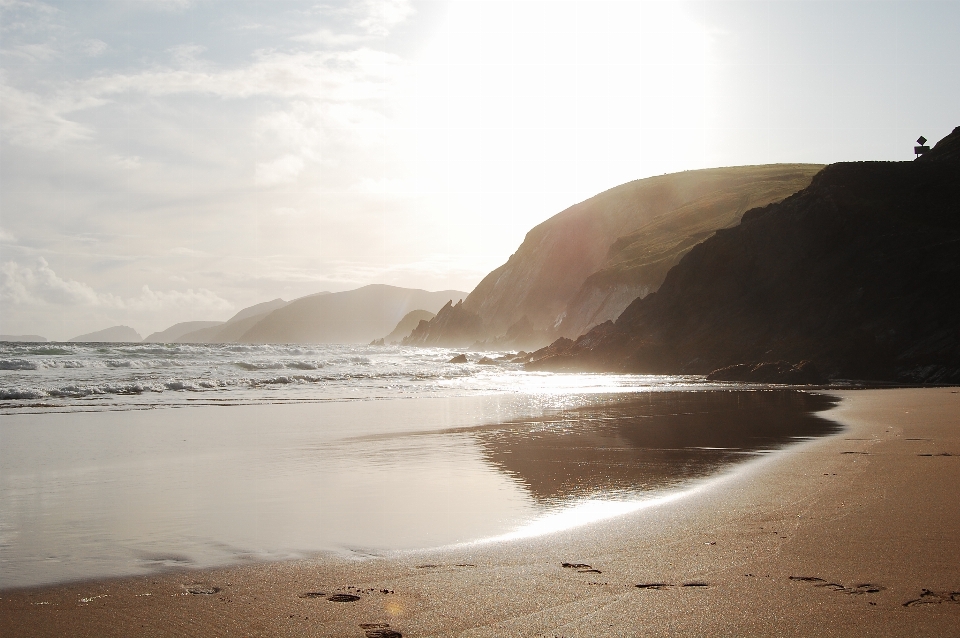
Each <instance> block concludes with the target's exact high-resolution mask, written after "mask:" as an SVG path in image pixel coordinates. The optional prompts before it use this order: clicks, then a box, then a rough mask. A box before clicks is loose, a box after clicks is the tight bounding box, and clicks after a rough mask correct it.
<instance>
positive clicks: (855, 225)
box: [527, 127, 960, 383]
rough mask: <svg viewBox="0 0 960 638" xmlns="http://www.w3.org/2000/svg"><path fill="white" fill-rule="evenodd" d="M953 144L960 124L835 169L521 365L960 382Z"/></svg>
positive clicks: (959, 198)
mask: <svg viewBox="0 0 960 638" xmlns="http://www.w3.org/2000/svg"><path fill="white" fill-rule="evenodd" d="M958 151H960V127H958V128H957V129H955V130H954V131H953V132H952V133H951V134H950V135H949V136H947V137H946V138H944V139H943V140H941V141H940V143H939V144H937V145H936V147H935V148H933V149H932V150H931V151H930V152H929V153H927V154H925V155H924V156H923V157H922V159H919V160H917V161H914V162H857V163H840V164H833V165H830V166H828V167H826V168H825V169H823V170H822V171H821V172H820V173H818V174H817V176H816V177H814V179H813V181H812V183H811V184H810V186H809V187H807V188H806V189H804V190H803V191H801V192H799V193H797V194H795V195H793V196H791V197H789V198H787V199H786V200H784V201H783V202H780V203H777V204H770V205H768V206H764V207H761V208H755V209H753V210H750V211H748V212H747V213H745V214H744V215H743V219H742V221H741V223H740V224H739V225H738V226H736V227H734V228H730V229H725V230H720V231H718V232H717V233H716V234H715V235H714V236H712V237H711V238H709V239H707V240H706V241H704V242H703V243H701V244H699V245H697V246H695V247H694V248H693V249H692V250H691V251H690V252H689V253H688V254H687V255H686V256H685V257H683V259H681V261H680V263H679V264H678V265H677V266H675V267H674V268H673V269H672V270H671V271H670V272H669V273H668V274H667V276H666V279H665V280H664V282H663V285H662V286H661V287H660V289H659V290H658V291H657V292H656V293H653V294H651V295H649V296H647V297H645V298H643V299H637V300H636V301H634V302H633V303H631V304H630V306H629V307H628V308H627V309H626V310H625V311H624V312H623V313H622V314H621V315H620V317H619V318H618V319H617V320H616V322H606V323H604V324H601V325H600V326H597V327H596V328H594V329H593V330H591V331H589V332H587V333H586V334H584V335H582V336H580V337H579V338H578V339H577V340H576V341H575V342H571V341H570V340H558V341H556V342H554V343H553V344H551V345H550V346H548V347H547V348H544V349H542V350H541V351H538V352H537V353H535V355H534V357H533V359H534V360H533V361H532V362H531V363H529V364H527V365H528V366H529V367H531V368H534V369H550V370H621V371H631V372H647V373H691V374H707V373H710V372H711V371H714V370H718V369H720V368H725V367H728V366H735V365H738V364H748V365H749V366H751V368H750V370H755V369H756V365H757V364H758V363H762V362H776V361H788V362H800V361H810V362H812V363H813V365H815V366H816V368H817V369H818V370H820V371H822V373H823V374H824V375H826V376H827V377H830V378H855V379H873V380H889V381H898V382H944V383H946V382H950V383H953V382H957V381H960V152H958ZM778 365H780V364H778ZM736 370H740V371H743V370H746V368H744V369H736Z"/></svg>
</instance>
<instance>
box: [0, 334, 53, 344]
mask: <svg viewBox="0 0 960 638" xmlns="http://www.w3.org/2000/svg"><path fill="white" fill-rule="evenodd" d="M46 340H47V338H46V337H41V336H40V335H0V341H13V342H16V341H20V342H25V343H42V342H44V341H46Z"/></svg>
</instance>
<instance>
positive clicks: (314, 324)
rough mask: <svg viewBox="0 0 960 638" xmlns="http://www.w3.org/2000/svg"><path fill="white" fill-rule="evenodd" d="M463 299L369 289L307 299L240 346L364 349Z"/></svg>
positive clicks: (447, 293)
mask: <svg viewBox="0 0 960 638" xmlns="http://www.w3.org/2000/svg"><path fill="white" fill-rule="evenodd" d="M463 295H464V293H463V292H460V291H458V290H444V291H441V292H427V291H426V290H415V289H410V288H397V287H395V286H385V285H382V284H374V285H370V286H364V287H363V288H358V289H357V290H350V291H347V292H335V293H330V294H325V295H311V296H309V297H301V298H300V299H296V300H294V301H291V302H290V303H289V304H287V305H285V306H284V307H282V308H278V309H277V310H274V311H273V312H271V313H270V314H268V315H267V316H266V317H264V318H263V319H261V320H260V321H258V322H257V323H256V324H255V325H254V326H252V327H251V328H250V329H249V330H247V331H246V332H245V333H244V334H243V335H242V336H241V337H240V338H239V339H238V341H240V342H243V343H369V342H370V341H372V340H374V339H378V338H380V337H381V336H382V335H384V334H387V333H389V332H391V331H392V330H393V329H394V328H395V327H396V325H397V323H398V322H399V321H400V319H402V318H403V316H404V315H406V314H407V313H409V312H410V311H412V310H420V309H424V310H429V311H431V312H432V311H434V310H439V309H440V307H441V306H443V304H444V303H446V302H447V301H449V300H450V299H453V298H460V297H462V296H463Z"/></svg>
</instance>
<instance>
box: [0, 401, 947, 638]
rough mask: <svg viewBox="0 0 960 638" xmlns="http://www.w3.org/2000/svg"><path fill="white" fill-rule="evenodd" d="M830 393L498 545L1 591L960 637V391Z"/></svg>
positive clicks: (148, 626)
mask: <svg viewBox="0 0 960 638" xmlns="http://www.w3.org/2000/svg"><path fill="white" fill-rule="evenodd" d="M820 392H822V393H823V394H830V395H835V396H840V397H841V398H842V399H843V400H842V401H841V403H840V404H839V405H838V406H837V407H834V408H832V409H831V410H828V411H826V412H820V413H817V414H818V415H819V416H821V417H825V418H829V419H833V420H836V421H838V422H840V423H841V424H842V425H844V426H845V427H844V429H843V430H842V431H841V432H839V433H837V434H833V435H829V436H825V437H823V438H819V439H814V440H810V441H806V442H803V443H801V444H798V445H796V446H790V447H788V448H787V449H785V450H780V451H778V452H777V453H775V454H774V455H771V457H773V458H769V459H760V460H759V461H760V462H756V463H755V462H748V463H746V464H744V466H742V467H741V468H737V469H734V470H733V473H734V474H736V475H735V476H731V477H728V478H725V479H724V480H722V481H720V482H718V483H717V484H711V485H710V486H709V487H708V488H707V489H703V490H701V491H698V492H697V493H695V494H691V495H687V496H685V497H684V498H682V499H678V500H676V501H674V502H670V503H665V504H661V505H657V506H653V507H648V508H644V509H643V510H641V511H639V512H635V513H631V514H626V515H623V516H619V517H617V518H614V519H608V520H604V521H601V522H599V523H594V524H589V525H587V526H584V527H578V528H574V529H569V530H565V531H562V532H556V533H553V534H550V535H548V536H539V537H534V538H526V539H522V540H515V541H509V542H503V543H496V544H483V545H478V544H472V545H467V546H460V547H458V546H454V547H447V548H441V549H438V550H418V551H415V552H396V553H393V554H390V555H388V556H387V557H368V558H365V559H362V560H357V559H349V558H345V557H338V556H321V557H318V558H312V559H305V560H298V561H292V562H283V563H256V564H249V565H241V566H235V567H229V568H218V569H210V570H199V571H193V570H190V571H175V572H163V573H158V574H153V575H149V576H142V577H127V578H115V579H104V580H94V581H80V582H72V583H66V584H62V585H55V586H47V587H38V588H30V589H23V590H5V591H0V634H3V635H22V636H30V635H38V636H40V635H56V634H70V635H80V636H82V635H91V636H92V635H100V636H109V635H131V634H134V633H135V634H138V635H145V636H146V635H158V636H159V635H171V634H175V635H211V634H215V635H264V636H273V635H321V636H324V635H329V636H351V635H355V636H364V635H365V633H366V632H368V631H375V630H376V629H377V628H375V627H371V626H369V625H375V624H389V626H390V629H393V630H395V631H398V632H401V633H402V635H404V636H426V635H476V636H485V635H487V636H503V635H517V636H527V635H530V636H535V635H551V636H552V635H563V636H597V635H633V634H642V635H648V634H651V635H678V634H689V635H696V634H706V633H719V634H721V635H728V634H741V635H744V634H747V635H797V636H802V635H836V636H841V635H842V636H849V635H879V634H884V635H938V636H951V635H957V636H960V567H958V566H960V544H958V543H957V542H956V539H957V538H958V536H960V504H958V503H960V499H958V498H957V495H956V488H957V486H958V485H960V393H958V390H955V389H950V388H942V387H941V388H924V389H916V388H910V389H870V390H844V391H835V390H828V391H820ZM941 455H949V456H941ZM765 461H768V462H765ZM382 524H384V525H389V524H390V522H389V521H387V520H385V521H383V522H382ZM563 563H567V564H568V565H574V566H573V567H563V566H562V564H563ZM578 565H579V567H577V566H578ZM791 577H792V578H791ZM638 585H644V587H638ZM190 587H193V589H194V591H199V592H206V591H208V592H213V593H189V589H188V588H190ZM215 589H216V590H217V591H215V592H214V590H215ZM311 592H313V593H317V594H319V593H320V592H322V593H323V594H324V596H317V597H301V596H303V595H304V594H309V593H311ZM925 592H927V593H925ZM955 592H956V594H955ZM338 593H339V594H349V595H351V596H359V599H358V600H356V601H354V602H332V601H328V600H327V599H326V598H328V597H329V596H331V595H333V594H338ZM361 625H368V627H366V628H365V627H362V626H361ZM381 629H383V628H381Z"/></svg>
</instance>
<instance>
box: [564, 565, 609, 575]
mask: <svg viewBox="0 0 960 638" xmlns="http://www.w3.org/2000/svg"><path fill="white" fill-rule="evenodd" d="M560 567H563V568H565V569H575V570H577V573H578V574H602V573H603V572H602V571H600V570H599V569H594V568H593V567H591V566H590V565H587V564H586V563H560Z"/></svg>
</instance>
